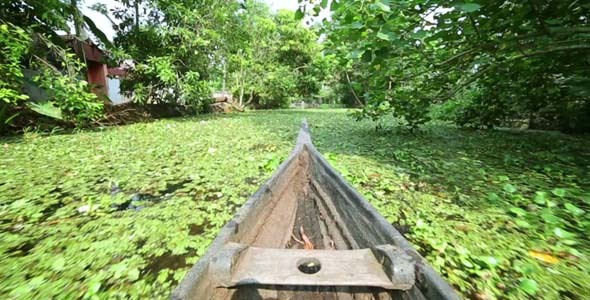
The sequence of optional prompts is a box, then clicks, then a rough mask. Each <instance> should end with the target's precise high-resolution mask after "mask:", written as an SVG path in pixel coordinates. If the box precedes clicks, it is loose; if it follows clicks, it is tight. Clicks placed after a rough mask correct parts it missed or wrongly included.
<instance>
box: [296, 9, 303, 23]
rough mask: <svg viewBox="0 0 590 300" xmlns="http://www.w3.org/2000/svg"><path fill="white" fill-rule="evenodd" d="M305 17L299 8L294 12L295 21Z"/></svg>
mask: <svg viewBox="0 0 590 300" xmlns="http://www.w3.org/2000/svg"><path fill="white" fill-rule="evenodd" d="M303 17H305V14H304V13H303V12H302V11H301V8H299V9H297V10H296V11H295V20H301V19H303Z"/></svg>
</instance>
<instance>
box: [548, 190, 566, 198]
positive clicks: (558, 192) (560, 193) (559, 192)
mask: <svg viewBox="0 0 590 300" xmlns="http://www.w3.org/2000/svg"><path fill="white" fill-rule="evenodd" d="M551 193H553V195H555V196H557V197H559V198H563V197H565V194H566V192H565V190H564V189H554V190H552V191H551Z"/></svg>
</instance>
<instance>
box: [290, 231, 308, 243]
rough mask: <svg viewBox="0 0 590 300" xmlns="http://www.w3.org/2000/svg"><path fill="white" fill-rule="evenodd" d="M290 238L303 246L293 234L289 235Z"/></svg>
mask: <svg viewBox="0 0 590 300" xmlns="http://www.w3.org/2000/svg"><path fill="white" fill-rule="evenodd" d="M291 238H292V239H294V240H295V241H296V242H297V243H299V244H301V245H303V244H305V243H304V242H303V241H302V240H300V239H298V238H297V237H296V236H295V235H294V234H292V233H291Z"/></svg>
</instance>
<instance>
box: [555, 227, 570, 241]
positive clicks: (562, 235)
mask: <svg viewBox="0 0 590 300" xmlns="http://www.w3.org/2000/svg"><path fill="white" fill-rule="evenodd" d="M553 233H555V235H556V236H558V237H559V238H562V239H571V238H575V237H576V235H575V234H573V233H571V232H569V231H567V230H565V229H562V228H560V227H555V228H554V229H553Z"/></svg>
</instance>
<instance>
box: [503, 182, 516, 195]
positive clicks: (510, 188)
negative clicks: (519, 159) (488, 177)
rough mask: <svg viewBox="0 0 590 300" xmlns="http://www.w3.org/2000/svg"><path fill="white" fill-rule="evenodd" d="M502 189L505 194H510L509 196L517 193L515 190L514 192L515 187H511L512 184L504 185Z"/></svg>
mask: <svg viewBox="0 0 590 300" xmlns="http://www.w3.org/2000/svg"><path fill="white" fill-rule="evenodd" d="M502 189H503V190H504V191H505V192H507V193H510V194H513V193H515V192H516V191H517V190H516V187H515V186H513V185H512V184H510V183H507V184H505V185H504V186H503V187H502Z"/></svg>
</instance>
